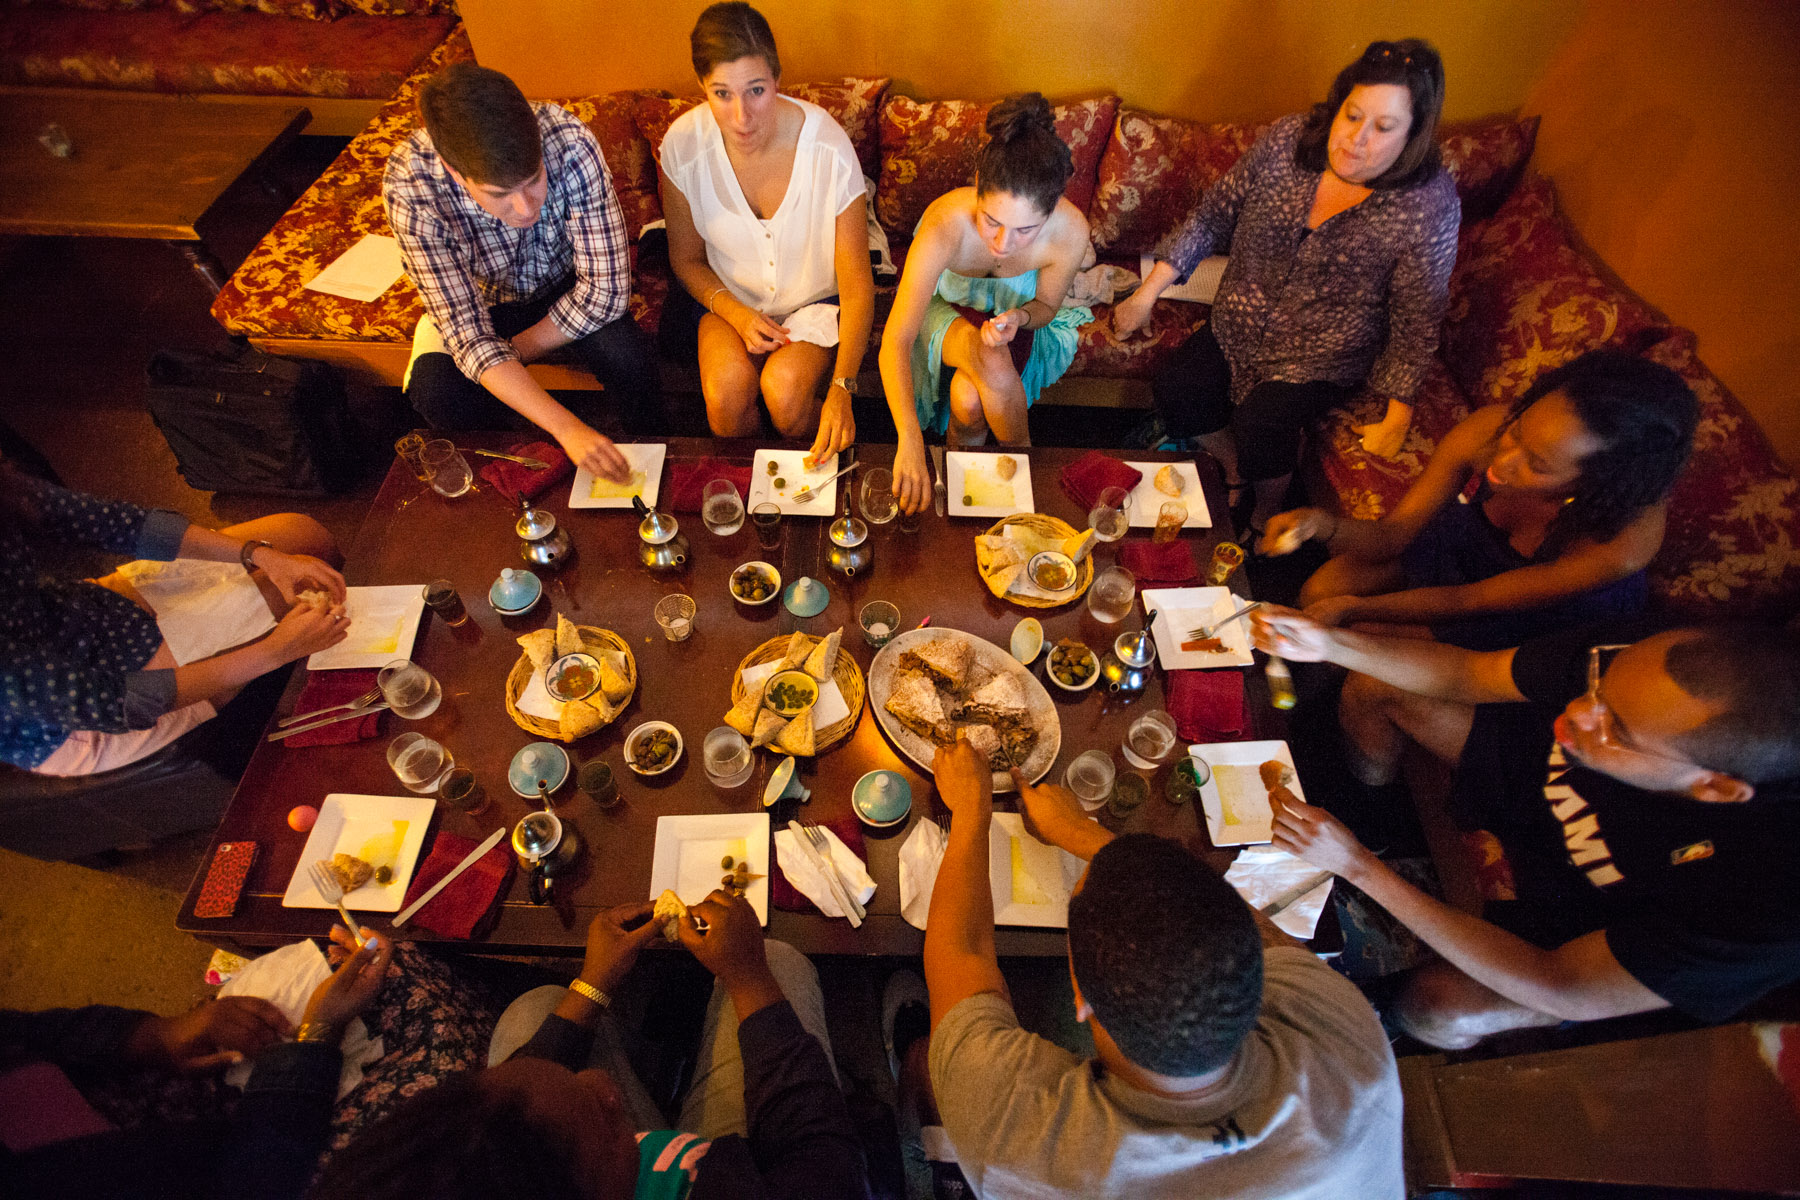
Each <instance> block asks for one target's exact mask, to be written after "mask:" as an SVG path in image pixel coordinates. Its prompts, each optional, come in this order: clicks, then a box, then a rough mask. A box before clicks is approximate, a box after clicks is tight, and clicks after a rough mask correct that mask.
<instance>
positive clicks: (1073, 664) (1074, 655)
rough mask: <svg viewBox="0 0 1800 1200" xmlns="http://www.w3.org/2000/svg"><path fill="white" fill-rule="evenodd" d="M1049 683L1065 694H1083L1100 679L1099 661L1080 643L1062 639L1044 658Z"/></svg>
mask: <svg viewBox="0 0 1800 1200" xmlns="http://www.w3.org/2000/svg"><path fill="white" fill-rule="evenodd" d="M1044 670H1045V672H1046V673H1048V674H1049V676H1050V682H1051V683H1054V684H1055V685H1056V686H1057V687H1059V688H1061V689H1062V690H1063V691H1065V692H1085V691H1087V690H1088V689H1089V688H1091V687H1093V686H1094V681H1095V680H1097V679H1099V678H1100V660H1099V658H1097V657H1096V656H1095V655H1094V652H1093V651H1092V650H1090V649H1088V648H1087V647H1086V646H1085V645H1083V644H1082V643H1080V642H1076V641H1071V640H1069V639H1068V638H1064V639H1063V640H1061V641H1060V642H1057V643H1056V645H1054V646H1052V647H1050V653H1049V654H1048V655H1046V656H1045V658H1044Z"/></svg>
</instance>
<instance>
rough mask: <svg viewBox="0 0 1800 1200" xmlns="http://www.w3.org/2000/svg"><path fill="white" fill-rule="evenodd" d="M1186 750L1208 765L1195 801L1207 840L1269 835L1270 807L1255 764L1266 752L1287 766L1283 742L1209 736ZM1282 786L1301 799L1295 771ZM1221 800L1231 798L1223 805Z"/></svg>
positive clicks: (1219, 842)
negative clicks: (1212, 738) (1211, 739)
mask: <svg viewBox="0 0 1800 1200" xmlns="http://www.w3.org/2000/svg"><path fill="white" fill-rule="evenodd" d="M1188 755H1189V756H1190V757H1192V758H1197V759H1199V760H1200V761H1201V762H1203V763H1205V764H1206V765H1207V767H1208V768H1210V769H1211V771H1212V778H1211V779H1208V780H1207V781H1206V782H1205V783H1204V784H1202V785H1201V786H1200V807H1201V808H1202V809H1203V810H1204V811H1205V813H1206V832H1207V834H1208V835H1209V836H1210V837H1211V838H1212V844H1213V845H1215V846H1248V845H1252V844H1255V843H1260V842H1266V841H1268V840H1270V839H1271V838H1273V837H1274V836H1275V813H1274V810H1273V809H1271V808H1270V807H1269V793H1268V790H1267V789H1266V788H1264V787H1263V785H1262V776H1261V774H1260V773H1259V771H1258V768H1259V767H1261V766H1262V764H1263V763H1265V762H1267V761H1268V760H1270V759H1271V758H1278V759H1280V760H1281V761H1282V762H1284V763H1286V764H1287V765H1288V766H1289V767H1292V766H1293V765H1294V756H1293V754H1292V753H1291V752H1290V751H1289V750H1288V744H1287V743H1286V742H1213V743H1210V744H1207V745H1203V746H1189V747H1188ZM1221 787H1222V788H1223V792H1222V793H1221ZM1288 789H1289V790H1290V791H1292V792H1293V793H1294V795H1296V796H1298V797H1299V798H1300V799H1302V800H1305V799H1306V793H1305V792H1304V791H1302V790H1301V788H1300V773H1299V772H1298V771H1295V772H1294V776H1293V778H1292V779H1290V780H1288ZM1221 796H1222V797H1223V798H1221ZM1226 800H1229V801H1230V802H1231V804H1230V809H1229V811H1227V809H1226V806H1225V801H1226Z"/></svg>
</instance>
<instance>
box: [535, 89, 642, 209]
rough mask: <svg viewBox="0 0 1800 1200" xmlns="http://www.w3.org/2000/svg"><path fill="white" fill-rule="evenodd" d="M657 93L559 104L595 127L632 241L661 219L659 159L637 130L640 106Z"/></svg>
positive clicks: (608, 95)
mask: <svg viewBox="0 0 1800 1200" xmlns="http://www.w3.org/2000/svg"><path fill="white" fill-rule="evenodd" d="M656 95H658V93H655V92H640V91H627V92H607V93H605V94H603V95H599V96H582V97H581V98H579V99H576V100H559V101H557V103H558V104H560V105H562V106H563V107H564V108H566V109H568V110H569V111H570V112H572V113H574V114H575V116H576V117H577V118H579V119H580V120H581V122H582V124H584V125H586V126H587V127H588V128H589V129H591V130H593V133H594V140H595V141H597V142H599V143H600V153H601V155H603V156H604V157H605V159H606V170H607V173H608V174H610V175H611V176H612V181H613V188H614V189H615V190H616V191H617V192H618V193H619V207H620V208H621V209H623V210H624V212H625V227H626V230H627V232H628V233H629V234H630V235H631V240H632V241H633V242H636V241H637V238H638V234H640V233H642V232H643V231H644V226H646V225H648V224H650V222H652V221H660V220H662V196H661V194H660V193H659V192H658V191H657V189H656V161H655V159H654V158H652V157H651V153H650V143H649V142H648V141H646V140H645V139H644V135H643V134H642V133H640V132H638V125H637V106H638V104H639V103H640V102H642V101H644V100H647V99H650V98H652V97H654V96H656Z"/></svg>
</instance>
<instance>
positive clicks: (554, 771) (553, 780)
mask: <svg viewBox="0 0 1800 1200" xmlns="http://www.w3.org/2000/svg"><path fill="white" fill-rule="evenodd" d="M568 777H569V752H568V751H566V750H564V749H563V748H562V747H561V746H559V745H557V744H556V743H555V742H532V743H530V744H529V745H527V746H525V747H523V748H522V749H521V750H520V751H519V752H518V753H517V754H515V755H513V759H512V766H510V767H508V768H507V770H506V782H507V783H508V784H510V785H511V787H512V790H513V791H515V792H517V793H518V794H519V795H521V796H523V797H525V798H526V799H527V800H535V799H537V794H538V788H537V781H538V780H540V779H542V780H543V781H544V786H546V787H547V788H549V789H550V790H551V791H553V792H554V791H555V790H556V789H557V788H559V787H561V786H562V785H563V780H565V779H567V778H568Z"/></svg>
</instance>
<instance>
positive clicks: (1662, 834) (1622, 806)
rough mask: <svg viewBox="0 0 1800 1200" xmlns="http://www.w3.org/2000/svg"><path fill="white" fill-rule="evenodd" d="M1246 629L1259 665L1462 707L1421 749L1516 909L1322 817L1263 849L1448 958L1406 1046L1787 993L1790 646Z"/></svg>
mask: <svg viewBox="0 0 1800 1200" xmlns="http://www.w3.org/2000/svg"><path fill="white" fill-rule="evenodd" d="M1255 629H1256V639H1257V644H1258V645H1259V646H1260V647H1261V648H1263V649H1264V650H1267V651H1269V652H1270V653H1274V654H1279V655H1281V656H1282V657H1284V658H1290V659H1294V660H1296V661H1302V662H1308V661H1324V662H1333V663H1337V664H1339V665H1341V666H1345V667H1348V668H1350V669H1351V670H1353V671H1360V672H1363V673H1364V674H1366V675H1369V676H1372V677H1374V678H1375V679H1377V680H1380V681H1382V682H1383V683H1385V684H1387V685H1390V686H1391V687H1393V688H1396V689H1402V690H1404V691H1405V692H1408V693H1411V694H1412V695H1414V696H1416V697H1420V698H1424V699H1425V700H1427V701H1435V702H1442V705H1443V707H1442V709H1441V710H1440V711H1439V712H1438V714H1437V716H1438V717H1439V718H1440V719H1438V720H1436V721H1435V723H1434V722H1432V721H1430V720H1427V721H1425V722H1424V723H1425V724H1426V725H1428V726H1431V727H1433V728H1435V729H1437V730H1439V731H1441V730H1443V729H1444V728H1446V727H1450V728H1454V726H1455V724H1456V706H1458V705H1461V706H1474V707H1473V710H1472V711H1473V716H1472V719H1470V720H1469V723H1468V726H1467V728H1468V732H1467V735H1466V737H1465V738H1464V739H1463V740H1462V741H1461V743H1460V745H1456V744H1445V743H1447V742H1448V741H1449V739H1441V740H1440V744H1439V745H1437V746H1434V747H1433V749H1436V750H1437V751H1438V752H1439V753H1445V752H1450V753H1454V754H1455V755H1457V757H1458V762H1457V773H1456V783H1455V785H1454V788H1453V790H1452V795H1451V805H1452V813H1453V815H1454V816H1455V817H1456V819H1457V822H1458V824H1460V825H1461V826H1462V827H1463V828H1464V829H1468V830H1474V829H1480V830H1485V831H1487V832H1488V833H1489V834H1491V835H1492V836H1493V837H1494V838H1495V839H1497V840H1498V842H1499V844H1500V846H1501V847H1502V848H1503V850H1504V852H1505V855H1506V861H1507V863H1508V865H1509V866H1510V868H1511V873H1512V880H1513V889H1514V892H1515V898H1514V899H1512V900H1507V901H1503V902H1500V903H1497V904H1490V905H1489V907H1488V909H1487V911H1486V913H1485V915H1486V916H1489V917H1491V918H1493V920H1492V921H1487V920H1481V919H1479V918H1476V917H1473V916H1471V915H1469V914H1468V913H1465V912H1462V911H1460V910H1457V909H1454V908H1451V907H1450V906H1448V905H1446V904H1443V903H1441V902H1439V901H1437V900H1435V899H1433V898H1432V897H1430V896H1428V895H1426V894H1425V893H1424V892H1422V891H1420V890H1419V889H1417V888H1415V887H1413V886H1412V885H1410V884H1408V883H1407V882H1405V881H1404V880H1403V879H1401V878H1400V877H1399V876H1398V875H1396V874H1395V873H1394V872H1393V871H1391V870H1389V869H1388V868H1387V867H1386V866H1385V865H1384V864H1382V863H1381V862H1380V860H1379V859H1377V858H1376V857H1375V856H1374V855H1373V854H1371V853H1370V852H1369V851H1368V850H1366V849H1364V848H1363V847H1362V846H1361V845H1360V844H1359V843H1358V842H1357V841H1356V839H1355V837H1354V836H1352V835H1351V834H1350V832H1349V831H1348V830H1347V829H1346V828H1345V827H1344V825H1343V823H1342V822H1340V821H1339V820H1337V819H1336V818H1335V817H1333V816H1331V815H1330V814H1329V813H1327V812H1325V810H1324V809H1321V808H1317V807H1315V806H1312V805H1307V804H1296V805H1288V806H1284V807H1283V808H1281V809H1280V810H1279V811H1278V812H1277V813H1276V825H1275V844H1276V845H1278V846H1280V847H1282V848H1283V849H1286V850H1289V851H1291V852H1292V853H1295V854H1298V855H1300V856H1302V857H1304V858H1305V859H1307V861H1309V862H1311V863H1313V864H1314V865H1316V866H1318V867H1321V868H1324V869H1327V870H1331V871H1334V872H1336V873H1337V874H1339V875H1342V876H1343V877H1344V878H1345V879H1347V880H1349V881H1350V882H1351V883H1353V884H1355V885H1356V886H1357V887H1359V888H1361V889H1362V890H1363V891H1364V892H1365V893H1367V894H1368V895H1369V896H1370V897H1371V898H1372V899H1374V900H1375V901H1376V902H1377V903H1379V904H1381V905H1382V906H1383V907H1385V908H1387V909H1388V911H1389V912H1391V913H1392V914H1393V915H1394V916H1395V917H1396V918H1397V919H1399V920H1400V921H1401V922H1402V923H1404V924H1405V925H1406V926H1407V927H1408V928H1410V929H1411V930H1412V931H1413V932H1414V933H1415V934H1417V935H1418V936H1419V937H1420V938H1421V939H1422V940H1423V941H1425V942H1426V943H1427V944H1428V945H1430V946H1431V947H1432V948H1433V949H1434V950H1436V951H1437V952H1438V954H1439V955H1441V956H1442V961H1441V962H1435V963H1433V964H1431V965H1430V966H1428V967H1425V968H1421V969H1420V970H1419V971H1417V972H1415V973H1414V975H1413V977H1412V978H1411V979H1410V980H1409V981H1408V985H1407V987H1406V989H1405V991H1404V992H1403V993H1402V995H1401V998H1400V1001H1399V1003H1398V1006H1397V1008H1396V1011H1395V1016H1396V1017H1398V1019H1399V1021H1400V1023H1401V1024H1402V1026H1403V1027H1404V1028H1406V1029H1407V1031H1408V1032H1410V1033H1412V1034H1413V1035H1414V1036H1416V1037H1418V1038H1419V1039H1420V1040H1422V1041H1425V1042H1427V1043H1429V1044H1431V1045H1435V1046H1440V1047H1444V1048H1461V1047H1465V1046H1469V1045H1473V1044H1474V1043H1475V1042H1477V1041H1479V1040H1480V1039H1481V1038H1483V1037H1485V1036H1487V1035H1488V1034H1491V1033H1496V1032H1499V1031H1501V1030H1504V1029H1516V1028H1522V1027H1525V1026H1530V1025H1546V1024H1555V1023H1556V1022H1558V1021H1562V1020H1578V1021H1586V1020H1597V1019H1599V1018H1603V1017H1615V1016H1623V1015H1625V1014H1628V1013H1636V1012H1645V1011H1648V1010H1651V1009H1657V1008H1665V1007H1670V1006H1673V1007H1675V1008H1677V1009H1680V1010H1681V1011H1683V1012H1685V1013H1688V1014H1689V1015H1691V1016H1694V1017H1696V1018H1698V1019H1700V1020H1705V1021H1721V1020H1725V1019H1726V1018H1729V1017H1731V1016H1732V1015H1734V1014H1735V1013H1737V1012H1738V1011H1739V1010H1740V1009H1742V1008H1743V1007H1744V1006H1745V1005H1747V1004H1749V1003H1750V1002H1751V1001H1752V1000H1754V999H1756V998H1757V997H1758V996H1760V995H1762V994H1763V993H1764V992H1766V991H1769V990H1770V989H1771V988H1774V987H1778V986H1780V985H1782V984H1784V983H1787V982H1789V981H1791V980H1794V979H1797V978H1800V634H1797V633H1795V632H1794V631H1791V630H1784V629H1780V628H1777V627H1772V626H1754V625H1737V626H1730V627H1716V628H1704V627H1697V628H1687V629H1676V630H1670V631H1667V632H1661V633H1656V634H1653V635H1651V636H1648V637H1645V638H1643V639H1642V640H1638V641H1630V639H1629V637H1620V636H1612V637H1608V636H1605V635H1604V633H1600V634H1596V633H1595V632H1594V631H1592V630H1587V631H1573V632H1569V633H1562V634H1556V635H1553V636H1549V637H1544V638H1539V639H1537V640H1536V641H1533V642H1528V643H1526V644H1525V645H1523V646H1521V647H1519V648H1517V649H1515V650H1498V651H1492V652H1488V653H1478V652H1474V651H1468V650H1462V649H1459V648H1457V647H1454V646H1445V645H1439V644H1438V643H1436V642H1431V641H1415V640H1411V639H1405V638H1393V637H1382V636H1378V635H1373V634H1364V633H1358V632H1356V631H1354V630H1347V629H1335V628H1330V627H1327V626H1324V625H1321V624H1319V623H1317V622H1315V621H1312V620H1310V619H1309V618H1307V617H1306V616H1304V615H1302V614H1300V613H1297V612H1292V611H1290V610H1287V609H1281V608H1273V607H1265V608H1263V609H1262V610H1260V611H1259V612H1258V614H1257V617H1256V618H1255ZM1628 641H1630V644H1621V643H1625V642H1628ZM1464 711H1465V712H1466V711H1468V710H1467V709H1466V708H1465V710H1464ZM1415 715H1416V714H1415ZM1354 718H1355V714H1346V723H1347V725H1348V724H1351V723H1353V721H1354Z"/></svg>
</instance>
